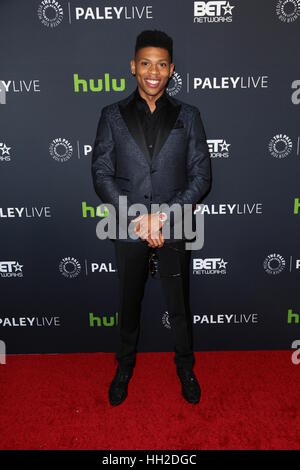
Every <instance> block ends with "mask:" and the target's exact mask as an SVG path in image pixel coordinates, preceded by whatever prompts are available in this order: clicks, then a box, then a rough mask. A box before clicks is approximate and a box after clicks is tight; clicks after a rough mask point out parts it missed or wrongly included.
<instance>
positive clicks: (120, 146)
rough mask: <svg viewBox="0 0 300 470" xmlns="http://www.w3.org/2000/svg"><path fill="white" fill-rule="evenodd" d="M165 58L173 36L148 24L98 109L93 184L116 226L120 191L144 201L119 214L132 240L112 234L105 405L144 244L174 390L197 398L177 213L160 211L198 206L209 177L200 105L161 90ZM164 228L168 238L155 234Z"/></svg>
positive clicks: (143, 263)
mask: <svg viewBox="0 0 300 470" xmlns="http://www.w3.org/2000/svg"><path fill="white" fill-rule="evenodd" d="M172 60H173V41H172V39H171V38H170V37H169V36H168V35H167V34H166V33H164V32H162V31H158V30H153V31H152V30H147V31H143V32H141V33H140V34H139V36H138V37H137V39H136V45H135V55H134V59H132V60H131V61H130V67H131V72H132V74H133V75H134V76H135V77H136V80H137V87H136V89H135V91H134V92H133V93H131V94H130V95H129V96H128V97H127V98H125V99H123V100H121V101H119V102H117V103H113V104H111V105H109V106H105V107H104V108H103V110H102V113H101V117H100V120H99V124H98V129H97V135H96V140H95V143H94V148H93V157H92V176H93V183H94V188H95V191H96V193H97V194H98V196H99V197H100V199H101V201H102V202H103V203H104V204H110V205H111V206H112V207H113V208H116V212H117V214H116V217H117V224H120V225H121V216H120V213H121V206H120V205H119V201H120V200H119V197H120V196H123V197H124V196H126V197H127V202H128V206H129V205H131V204H136V203H139V204H143V205H144V206H145V207H146V211H145V212H144V213H142V214H141V215H139V216H138V217H137V216H136V213H135V215H134V216H132V215H128V214H127V215H126V217H127V218H126V224H125V225H126V228H128V224H130V226H131V227H134V233H135V234H136V238H135V239H134V238H132V237H130V238H126V239H123V238H122V237H118V235H116V239H114V237H113V236H112V237H111V238H112V239H114V246H115V254H116V264H117V270H118V278H119V288H120V310H119V319H120V320H119V331H118V348H117V351H116V359H117V361H118V367H117V370H116V373H115V376H114V378H113V380H112V382H111V384H110V387H109V401H110V403H111V405H119V404H120V403H122V402H123V401H124V400H125V398H126V397H127V393H128V383H129V381H130V378H131V377H132V374H133V370H134V366H135V363H136V349H137V342H138V338H139V328H140V311H141V302H142V299H143V295H144V287H145V283H146V280H147V276H148V261H149V255H150V253H151V252H152V251H153V249H154V250H155V251H156V253H157V256H158V259H159V263H160V273H161V283H162V288H163V292H164V295H165V299H166V304H167V307H168V312H169V320H170V324H171V328H172V335H173V341H174V350H175V356H174V362H175V364H176V370H177V374H178V377H179V379H180V381H181V385H182V394H183V396H184V398H185V399H186V400H187V401H188V402H189V403H198V402H199V400H200V394H201V390H200V386H199V383H198V381H197V378H196V376H195V374H194V372H193V366H194V362H195V359H194V353H193V346H192V344H193V341H192V319H191V312H190V308H189V264H190V251H189V250H187V249H186V247H185V242H184V239H185V237H184V235H183V236H182V237H181V238H180V239H179V240H178V236H176V237H175V235H174V230H175V227H177V228H178V225H180V224H181V226H182V218H180V217H178V214H177V215H176V214H174V211H172V209H171V211H170V210H169V207H170V206H172V205H173V204H179V207H180V208H184V207H190V208H194V207H195V204H196V203H199V202H200V200H201V199H202V198H203V196H204V195H205V194H206V193H207V191H208V190H209V187H210V183H211V168H210V155H209V150H208V146H207V143H206V136H205V131H204V128H203V124H202V120H201V117H200V112H199V110H198V109H197V108H196V107H195V106H192V105H189V104H187V103H184V102H182V101H180V100H178V99H175V98H172V97H170V96H169V95H168V94H167V92H166V87H167V84H168V81H169V79H170V78H171V77H172V74H173V71H174V64H173V62H172ZM154 204H155V205H156V209H155V210H153V207H154ZM157 205H159V208H160V210H157ZM117 208H118V209H117ZM162 208H163V210H161V209H162ZM192 217H194V216H192ZM120 225H118V227H119V226H120ZM167 226H168V227H169V232H168V233H169V234H170V235H169V237H168V238H166V237H164V233H165V232H164V229H165V228H166V227H167ZM172 230H173V232H172ZM171 232H172V233H171ZM118 233H119V232H118Z"/></svg>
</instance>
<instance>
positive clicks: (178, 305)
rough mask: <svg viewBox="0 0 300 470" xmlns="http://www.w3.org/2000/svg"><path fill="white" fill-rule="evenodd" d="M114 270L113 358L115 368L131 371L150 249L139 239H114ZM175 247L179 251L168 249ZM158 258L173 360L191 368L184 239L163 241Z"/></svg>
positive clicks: (192, 355) (191, 354)
mask: <svg viewBox="0 0 300 470" xmlns="http://www.w3.org/2000/svg"><path fill="white" fill-rule="evenodd" d="M113 243H114V246H115V255H116V265H117V269H118V279H119V292H120V306H119V307H120V308H119V326H118V346H117V351H116V359H117V361H118V364H119V367H120V368H121V369H122V370H124V371H128V370H132V369H133V367H134V366H135V363H136V351H137V343H138V339H139V332H140V314H141V303H142V300H143V296H144V289H145V284H146V281H147V278H148V274H149V253H150V251H151V248H150V247H149V246H148V243H147V242H146V241H143V240H138V241H136V242H125V241H120V240H115V241H114V242H113ZM171 247H175V248H177V249H178V250H180V252H178V251H175V250H173V249H171ZM156 252H157V256H158V258H159V271H160V276H161V278H160V281H157V282H161V285H162V290H163V294H164V297H165V301H166V305H167V308H168V312H169V321H170V324H171V330H172V336H173V345H174V350H175V356H174V362H175V364H176V366H177V367H178V366H179V367H181V366H182V367H186V368H189V369H192V368H193V365H194V362H195V358H194V353H193V335H192V318H191V312H190V307H189V265H190V258H191V252H190V250H185V242H184V241H182V240H179V241H176V242H168V243H166V242H165V243H164V245H163V247H162V248H157V249H156ZM174 275H175V276H174Z"/></svg>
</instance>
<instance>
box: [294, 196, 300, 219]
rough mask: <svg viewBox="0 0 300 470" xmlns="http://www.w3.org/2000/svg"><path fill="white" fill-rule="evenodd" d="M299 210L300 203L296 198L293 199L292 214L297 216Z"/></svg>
mask: <svg viewBox="0 0 300 470" xmlns="http://www.w3.org/2000/svg"><path fill="white" fill-rule="evenodd" d="M299 209H300V201H299V198H298V197H295V200H294V214H296V215H298V214H299Z"/></svg>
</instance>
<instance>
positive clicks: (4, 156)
mask: <svg viewBox="0 0 300 470" xmlns="http://www.w3.org/2000/svg"><path fill="white" fill-rule="evenodd" d="M10 149H11V147H7V145H6V144H5V143H4V142H0V162H10V160H11V155H10V152H9V151H10Z"/></svg>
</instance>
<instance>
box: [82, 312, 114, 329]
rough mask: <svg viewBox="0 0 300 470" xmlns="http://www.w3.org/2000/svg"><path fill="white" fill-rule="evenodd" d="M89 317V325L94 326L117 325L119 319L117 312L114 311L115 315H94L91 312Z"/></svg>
mask: <svg viewBox="0 0 300 470" xmlns="http://www.w3.org/2000/svg"><path fill="white" fill-rule="evenodd" d="M89 319H90V327H91V328H94V326H97V327H99V326H109V327H111V326H117V324H118V321H119V314H118V312H116V314H115V315H109V316H108V315H103V316H102V317H99V316H96V315H94V314H93V312H90V313H89Z"/></svg>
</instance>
